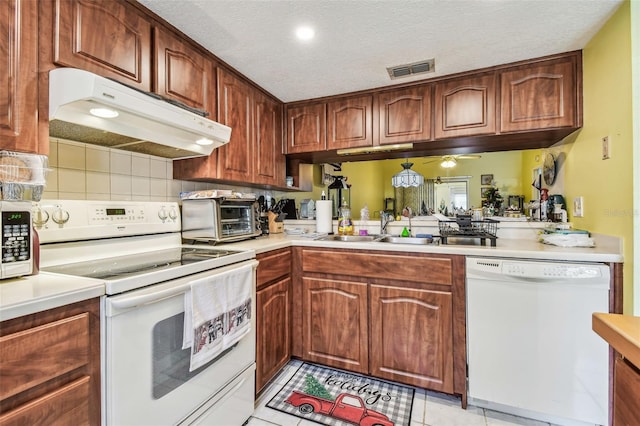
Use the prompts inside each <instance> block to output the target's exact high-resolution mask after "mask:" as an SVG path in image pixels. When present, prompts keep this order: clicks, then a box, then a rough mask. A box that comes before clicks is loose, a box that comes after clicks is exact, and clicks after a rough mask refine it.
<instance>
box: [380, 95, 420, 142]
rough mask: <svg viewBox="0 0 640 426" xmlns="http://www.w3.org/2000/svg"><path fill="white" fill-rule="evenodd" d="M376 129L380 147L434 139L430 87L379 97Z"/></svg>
mask: <svg viewBox="0 0 640 426" xmlns="http://www.w3.org/2000/svg"><path fill="white" fill-rule="evenodd" d="M376 123H377V124H376ZM374 127H375V128H376V129H377V136H378V143H379V144H380V145H384V144H395V143H406V142H415V141H426V140H429V139H431V85H424V86H415V87H410V88H407V89H399V90H394V91H391V92H383V93H379V94H377V95H376V96H375V103H374Z"/></svg>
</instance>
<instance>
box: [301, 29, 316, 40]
mask: <svg viewBox="0 0 640 426" xmlns="http://www.w3.org/2000/svg"><path fill="white" fill-rule="evenodd" d="M315 35H316V32H315V31H314V29H313V28H311V27H309V26H307V25H303V26H300V27H298V28H297V29H296V37H298V40H302V41H309V40H311V39H312V38H313V37H314V36H315Z"/></svg>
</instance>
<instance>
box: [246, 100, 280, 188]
mask: <svg viewBox="0 0 640 426" xmlns="http://www.w3.org/2000/svg"><path fill="white" fill-rule="evenodd" d="M254 105H255V118H256V119H255V135H256V137H255V156H254V159H253V161H254V162H255V167H256V168H255V176H254V180H255V182H256V183H261V184H266V185H279V186H284V184H285V156H284V153H283V152H282V106H281V105H280V104H279V103H277V102H276V101H274V100H272V99H269V98H268V97H267V96H265V95H263V94H262V93H260V92H257V91H256V93H255V96H254Z"/></svg>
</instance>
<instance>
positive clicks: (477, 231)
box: [438, 215, 499, 247]
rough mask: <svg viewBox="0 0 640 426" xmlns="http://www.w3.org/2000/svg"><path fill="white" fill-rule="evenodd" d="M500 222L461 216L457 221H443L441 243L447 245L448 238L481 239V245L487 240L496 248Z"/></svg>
mask: <svg viewBox="0 0 640 426" xmlns="http://www.w3.org/2000/svg"><path fill="white" fill-rule="evenodd" d="M498 223H499V221H497V220H494V219H483V220H472V219H471V216H470V215H460V216H457V217H456V218H455V220H441V221H439V222H438V227H439V228H440V242H441V243H442V244H447V239H448V238H479V239H480V244H481V245H483V246H484V245H486V240H487V239H488V240H490V241H491V247H495V246H496V239H497V238H498V237H497V233H498Z"/></svg>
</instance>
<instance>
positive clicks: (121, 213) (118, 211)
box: [107, 209, 127, 216]
mask: <svg viewBox="0 0 640 426" xmlns="http://www.w3.org/2000/svg"><path fill="white" fill-rule="evenodd" d="M126 214H127V213H126V211H125V209H107V216H124V215H126Z"/></svg>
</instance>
